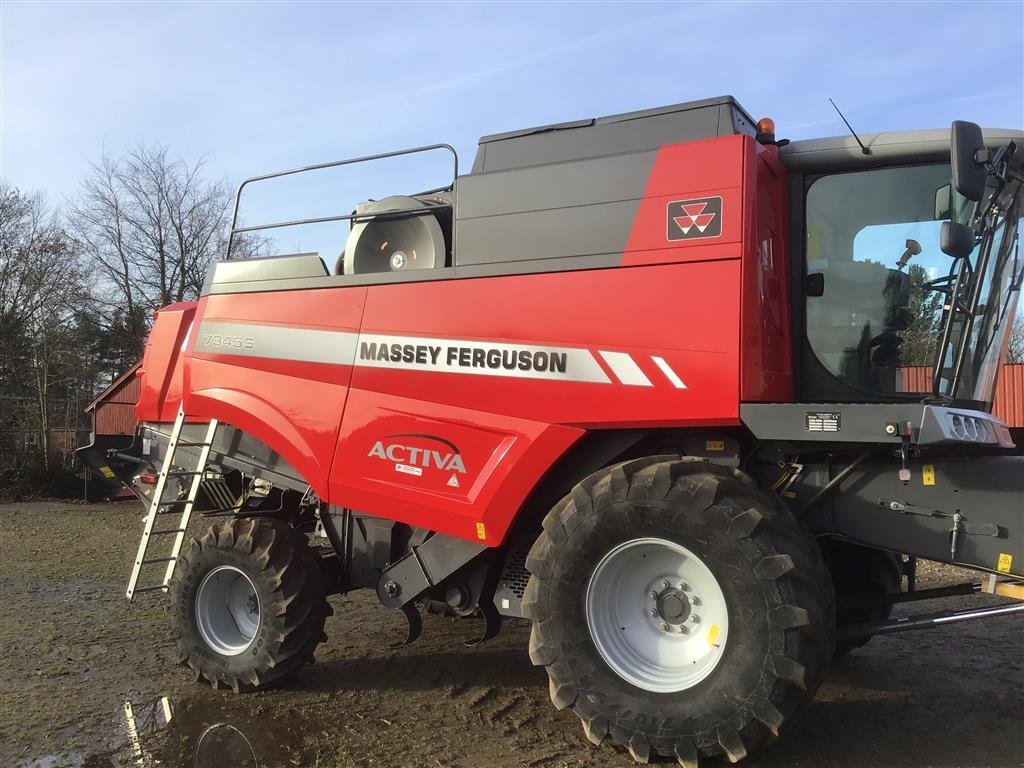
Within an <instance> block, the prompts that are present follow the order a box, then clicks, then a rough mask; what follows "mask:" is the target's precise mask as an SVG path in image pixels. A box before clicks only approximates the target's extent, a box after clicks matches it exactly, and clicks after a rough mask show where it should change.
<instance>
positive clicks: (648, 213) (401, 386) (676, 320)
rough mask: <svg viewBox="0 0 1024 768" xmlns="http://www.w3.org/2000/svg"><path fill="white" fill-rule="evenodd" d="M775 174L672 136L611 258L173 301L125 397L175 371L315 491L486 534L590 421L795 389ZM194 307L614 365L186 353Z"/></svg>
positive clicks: (640, 422)
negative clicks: (552, 376)
mask: <svg viewBox="0 0 1024 768" xmlns="http://www.w3.org/2000/svg"><path fill="white" fill-rule="evenodd" d="M784 181H785V178H784V174H783V173H782V172H781V169H780V168H779V167H778V164H777V162H776V161H775V160H774V156H769V155H768V154H766V153H765V151H764V150H763V149H762V148H760V147H759V146H758V145H757V144H756V143H755V142H753V140H751V139H749V138H747V137H728V138H722V139H715V140H711V141H703V142H694V143H692V144H681V145H671V146H666V147H664V148H662V150H660V151H659V153H658V158H657V161H656V163H655V166H654V169H653V171H652V175H651V179H650V182H649V184H648V187H647V190H646V193H645V198H644V200H643V201H642V202H641V205H640V208H639V212H638V216H637V219H636V221H635V222H634V225H633V228H632V230H631V233H630V235H629V238H628V245H627V248H626V251H625V253H624V255H623V263H624V265H625V266H624V267H623V268H620V269H603V270H592V271H580V272H561V273H551V274H528V275H508V276H500V277H487V278H473V279H465V280H444V281H437V282H424V283H394V284H390V285H374V286H354V287H337V288H325V289H318V290H306V291H289V292H275V293H268V294H233V295H217V296H209V297H206V298H204V299H203V300H202V301H201V302H199V304H198V305H197V306H196V305H187V306H184V305H177V306H175V307H170V308H168V309H167V310H164V311H162V312H160V313H159V315H158V318H157V322H156V324H155V326H154V330H153V334H152V337H151V339H150V343H149V345H148V346H147V351H146V358H145V362H144V366H143V367H144V369H145V370H146V376H145V383H144V387H143V391H142V394H141V398H140V404H139V408H138V413H139V416H140V418H142V419H146V420H151V421H158V420H159V421H170V420H172V419H173V418H174V413H175V411H176V410H177V404H178V400H179V399H180V392H181V391H182V388H184V391H185V392H186V393H187V394H186V397H185V407H186V412H187V413H188V414H189V417H190V418H194V419H209V418H218V419H221V420H222V421H224V422H225V423H229V424H232V425H234V426H236V427H238V428H240V429H242V430H245V431H246V432H249V433H251V434H253V435H254V436H256V437H257V438H259V439H261V440H263V441H264V442H265V443H267V444H268V445H269V446H270V447H271V448H273V449H274V450H276V451H277V452H278V453H280V454H281V455H282V456H283V457H284V458H285V459H286V460H287V461H288V462H289V463H291V464H292V465H293V466H294V467H295V468H296V470H298V471H299V472H300V473H301V474H302V476H303V477H304V478H305V479H306V480H307V481H308V482H309V483H310V484H311V485H312V486H313V488H314V490H315V491H316V492H317V493H318V494H319V495H320V496H321V497H322V498H324V499H326V500H327V501H330V502H332V503H335V504H341V505H344V506H349V507H352V508H356V509H359V510H360V511H363V512H368V513H371V514H375V515H380V516H384V517H388V518H392V519H395V520H398V521H401V522H406V523H410V524H413V525H419V526H424V527H428V528H431V529H433V530H437V531H441V532H443V533H448V534H452V535H455V536H460V537H464V538H470V539H478V538H483V540H485V541H486V543H488V544H490V545H496V544H499V543H500V542H501V541H502V539H503V538H504V535H505V533H506V531H507V530H508V527H509V525H510V523H511V521H512V520H513V519H514V517H515V515H516V514H517V512H518V510H519V508H520V506H521V505H522V503H523V501H524V499H525V498H526V497H527V495H528V494H529V492H530V491H531V490H532V489H533V487H534V486H535V485H536V483H537V482H538V480H539V479H540V477H541V476H542V475H543V474H544V472H546V471H547V470H548V469H549V468H550V467H551V466H552V465H553V464H554V463H555V462H556V461H557V460H558V458H559V457H560V456H562V455H563V454H564V453H565V451H566V450H568V448H569V447H571V445H572V444H573V443H574V442H576V441H577V440H578V439H579V438H580V437H581V436H582V435H583V434H584V433H585V432H586V431H587V430H592V429H602V428H628V427H685V426H707V425H723V426H733V425H738V424H739V403H740V401H741V399H742V398H741V386H742V387H743V390H744V393H745V394H749V396H750V397H751V399H757V398H765V399H773V398H774V399H781V398H788V397H789V393H790V391H791V388H792V382H791V365H790V361H789V352H788V349H789V342H788V338H787V335H786V329H787V328H788V319H787V315H786V314H785V306H786V300H787V299H786V294H785V280H784V274H785V269H786V264H785V260H784V251H785V243H784V236H785V233H784V229H783V228H784V224H785V216H784V214H782V213H780V211H779V210H778V209H779V207H780V205H781V202H780V201H781V199H782V197H783V190H784V187H783V184H784ZM759 186H760V187H765V188H766V189H768V192H766V194H770V195H771V198H770V199H769V198H764V199H760V198H759V195H758V192H757V187H759ZM710 196H720V197H721V198H722V217H723V219H722V234H721V236H718V237H714V238H694V239H687V240H680V241H668V239H667V236H666V227H667V219H666V216H667V213H666V212H667V206H668V203H669V202H671V201H673V200H681V199H690V198H701V197H710ZM751 288H754V289H755V290H754V294H753V295H749V292H750V289H751ZM745 291H746V292H747V295H744V292H745ZM193 312H194V313H195V322H196V323H197V324H198V323H199V322H200V321H201V319H210V320H221V321H241V322H259V323H262V324H269V325H277V326H287V327H295V328H311V329H321V330H336V331H345V332H348V333H355V332H362V333H367V334H395V335H404V336H413V337H416V336H425V337H434V338H441V339H464V340H479V341H493V342H505V343H523V344H537V345H545V346H565V347H573V348H580V349H584V350H589V351H590V352H591V353H592V354H593V355H594V357H595V359H596V360H597V361H598V364H599V365H600V367H601V368H602V370H604V372H605V374H606V375H607V376H608V378H609V379H610V381H609V382H608V383H583V382H568V381H551V380H539V379H529V378H513V377H504V376H482V375H472V374H469V373H453V372H432V371H423V370H420V371H415V370H395V369H388V368H372V367H359V366H356V367H352V366H348V365H331V364H323V363H304V362H294V361H284V360H276V359H268V358H258V357H243V356H237V355H230V354H222V353H217V354H208V353H203V354H195V353H194V352H193V349H194V346H195V338H194V336H193V337H190V340H189V343H188V345H187V350H188V351H187V353H186V355H185V356H180V355H178V354H177V350H178V349H179V348H180V347H181V345H182V342H183V340H184V338H185V334H186V332H187V329H188V325H189V323H190V322H191V321H192V319H193V318H192V313H193ZM197 327H198V326H197ZM741 327H742V329H743V332H742V334H741ZM741 338H743V339H744V341H743V343H742V344H741ZM599 350H604V351H608V352H625V353H628V354H630V355H631V356H632V358H633V360H634V361H635V363H636V364H637V365H638V366H639V368H640V369H641V370H642V371H643V373H644V375H646V377H647V378H648V379H649V380H650V381H651V383H652V386H649V387H645V386H627V385H624V384H622V383H620V382H619V381H618V380H617V378H616V377H615V376H614V374H613V371H612V369H611V368H610V367H609V366H608V365H607V364H606V363H605V362H603V361H602V360H601V358H600V356H599V355H598V351H599ZM652 355H656V356H660V357H662V358H664V359H665V360H666V361H667V362H668V364H669V365H670V366H671V367H672V368H673V369H674V370H675V372H676V373H677V374H678V376H679V377H680V378H681V379H682V381H683V382H685V384H686V388H685V389H679V388H676V387H675V386H673V385H672V383H671V381H670V380H669V379H668V378H667V377H666V376H665V374H664V373H663V372H662V371H661V370H660V369H659V368H658V366H657V365H656V364H655V363H654V362H653V361H652ZM182 359H184V360H185V361H186V363H185V365H184V367H182V366H181V363H180V361H181V360H182ZM741 371H742V373H741ZM158 406H159V407H158ZM396 435H399V436H400V435H405V436H407V437H406V438H405V439H404V442H402V443H401V444H402V445H404V446H406V447H409V446H411V447H413V448H415V449H416V450H417V452H418V451H422V450H428V449H429V446H430V445H434V446H437V445H438V443H437V442H436V441H434V442H431V440H430V439H426V438H423V437H422V436H423V435H432V436H434V437H437V438H441V439H442V440H444V441H448V442H450V443H451V444H454V445H455V446H457V448H458V451H459V454H460V456H461V459H462V461H463V463H464V464H465V470H466V471H465V473H464V474H462V473H456V472H452V471H442V470H441V468H439V467H437V466H436V465H432V464H430V463H429V462H428V464H427V465H425V466H421V467H420V469H422V472H420V473H419V474H415V473H411V474H410V473H409V471H408V469H407V467H406V468H405V469H402V470H399V469H397V468H396V463H401V462H394V461H391V462H386V461H382V460H381V459H380V458H379V457H375V456H373V455H371V454H372V453H373V451H374V447H375V445H376V443H377V442H378V441H380V440H383V439H386V438H388V437H389V436H396ZM410 435H418V436H420V437H412V438H410V437H408V436H410ZM417 441H419V442H417ZM396 450H397V449H396ZM436 450H438V451H440V450H441V449H440V448H436ZM417 455H420V454H418V453H417ZM413 465H414V464H410V465H409V466H413ZM453 474H454V475H457V477H456V481H457V483H458V485H457V487H456V486H454V485H450V484H449V483H450V482H451V480H452V476H453ZM478 524H482V528H481V527H478Z"/></svg>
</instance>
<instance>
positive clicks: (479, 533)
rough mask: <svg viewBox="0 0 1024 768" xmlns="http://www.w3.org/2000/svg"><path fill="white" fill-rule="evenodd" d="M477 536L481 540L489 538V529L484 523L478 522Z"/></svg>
mask: <svg viewBox="0 0 1024 768" xmlns="http://www.w3.org/2000/svg"><path fill="white" fill-rule="evenodd" d="M476 537H477V538H478V539H480V541H484V540H485V539H486V538H487V529H486V528H485V527H484V524H483V523H477V524H476Z"/></svg>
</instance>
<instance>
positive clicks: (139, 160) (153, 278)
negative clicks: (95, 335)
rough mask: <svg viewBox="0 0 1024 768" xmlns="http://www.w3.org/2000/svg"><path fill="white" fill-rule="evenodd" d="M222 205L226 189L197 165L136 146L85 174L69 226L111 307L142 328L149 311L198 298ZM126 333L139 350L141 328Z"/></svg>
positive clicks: (219, 244) (217, 237)
mask: <svg viewBox="0 0 1024 768" xmlns="http://www.w3.org/2000/svg"><path fill="white" fill-rule="evenodd" d="M229 204H230V190H229V189H228V186H227V184H226V183H225V182H223V181H209V180H207V179H206V178H205V177H204V175H203V161H202V160H199V161H196V162H195V163H191V164H190V163H188V162H186V161H184V160H182V159H180V158H176V157H173V156H172V155H171V154H170V151H169V149H168V148H167V147H166V146H146V145H140V146H138V147H137V148H136V149H135V150H133V151H132V152H130V153H128V154H127V155H125V156H124V157H122V158H119V159H111V158H109V157H104V158H103V159H102V160H100V161H99V162H98V163H96V164H95V165H94V166H93V167H92V170H91V172H90V173H89V175H88V176H87V177H86V179H85V180H84V181H83V182H82V192H81V197H80V199H78V200H77V201H76V202H75V203H73V204H72V206H71V222H72V226H73V228H74V232H75V234H76V235H77V237H78V238H79V240H80V241H81V243H82V245H83V248H84V250H85V252H86V254H87V255H88V256H89V257H90V258H91V259H92V260H94V262H95V264H96V267H97V269H98V270H99V271H100V272H101V273H102V275H103V277H104V282H105V284H106V287H107V289H108V294H109V295H108V300H109V301H110V303H111V304H112V305H115V304H116V305H119V306H120V307H121V308H122V309H123V310H124V313H125V316H126V317H128V318H132V319H134V320H133V321H134V322H137V323H142V322H143V321H142V318H144V317H146V316H148V314H149V312H150V311H152V310H154V309H157V308H159V307H162V306H165V305H167V304H170V303H172V302H176V301H183V300H189V299H193V298H195V297H196V296H197V295H198V293H199V290H200V288H201V287H202V283H203V279H204V277H205V275H206V270H207V268H208V266H209V264H210V262H211V261H212V260H213V259H214V258H216V257H217V256H218V255H219V254H220V252H221V251H222V250H223V239H224V238H223V233H224V231H225V228H226V225H227V217H228V206H229ZM140 310H141V311H140ZM133 330H134V333H135V335H136V337H137V339H138V343H139V349H140V350H141V344H142V340H143V337H144V334H145V332H146V329H145V328H144V327H138V328H134V329H133Z"/></svg>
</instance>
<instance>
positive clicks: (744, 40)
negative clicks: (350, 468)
mask: <svg viewBox="0 0 1024 768" xmlns="http://www.w3.org/2000/svg"><path fill="white" fill-rule="evenodd" d="M0 27H2V29H0V44H2V51H0V64H2V73H0V133H2V135H0V179H2V180H3V181H4V182H6V183H8V184H11V185H14V186H17V187H19V188H21V189H24V190H42V191H43V192H44V193H45V194H46V196H47V198H48V200H49V201H50V202H51V203H52V204H54V205H60V204H61V203H62V201H64V200H66V199H68V198H71V197H73V196H74V195H75V193H76V191H77V189H78V185H79V183H80V181H81V179H82V178H83V177H84V176H85V175H86V174H87V172H88V170H89V167H90V163H93V162H95V161H96V160H98V159H99V158H100V157H101V156H102V155H103V154H104V153H106V154H108V155H111V156H115V157H116V156H117V155H119V154H122V153H124V152H125V151H127V150H129V149H131V148H132V147H133V146H135V145H136V144H137V143H138V142H140V141H145V142H150V143H152V142H159V143H162V144H167V145H169V146H170V147H171V149H172V151H173V152H174V153H176V154H178V155H180V156H181V157H183V158H185V159H187V160H195V159H197V158H199V157H204V158H205V162H206V168H207V172H208V174H209V175H210V176H211V177H212V178H226V179H227V180H229V181H230V182H231V183H232V184H235V183H237V182H238V181H239V180H241V179H242V178H244V177H246V176H250V175H256V174H259V173H263V172H267V171H272V170H279V169H283V168H289V167H295V166H300V165H306V164H310V163H318V162H324V161H328V160H336V159H341V158H345V157H351V156H359V155H363V154H369V153H376V152H382V151H388V150H392V149H398V148H402V147H409V146H418V145H423V144H431V143H435V142H447V143H450V144H452V145H453V146H454V147H455V148H456V149H457V151H458V153H459V158H460V162H461V169H462V170H463V171H468V169H469V167H470V166H471V165H472V159H473V154H474V152H475V150H476V141H477V138H478V137H479V136H481V135H485V134H490V133H496V132H501V131H507V130H514V129H518V128H524V127H529V126H534V125H542V124H546V123H553V122H562V121H567V120H576V119H580V118H588V117H594V116H601V115H608V114H615V113H619V112H625V111H630V110H636V109H644V108H648V107H654V106H661V105H665V104H672V103H676V102H683V101H689V100H693V99H702V98H708V97H712V96H717V95H722V94H732V95H734V96H736V97H737V98H738V99H739V101H740V102H741V103H742V104H743V105H744V106H745V107H746V109H747V110H748V111H749V112H750V113H751V115H752V116H753V117H754V118H755V119H756V118H758V117H761V116H764V115H770V116H771V117H773V118H774V119H775V121H776V125H777V127H778V134H779V136H780V137H788V138H791V139H799V138H807V137H813V136H831V135H837V134H843V133H845V132H846V129H845V127H844V126H843V124H842V123H841V122H840V120H839V117H838V116H837V115H836V114H835V112H834V111H833V110H832V107H831V106H830V105H829V103H828V97H832V98H834V99H835V100H836V102H837V103H838V104H839V105H840V107H841V108H842V109H843V111H844V112H845V113H846V116H847V118H848V119H849V120H850V122H851V123H852V125H853V126H854V128H855V129H856V130H858V131H862V132H871V131H877V130H898V129H908V128H936V127H946V126H948V125H949V123H950V122H951V121H952V120H954V119H968V120H973V121H975V122H978V123H981V124H982V125H985V126H989V127H1008V128H1022V127H1024V53H1022V48H1024V46H1022V39H1024V2H1022V1H1021V0H1015V1H1014V2H988V3H986V2H971V3H967V2H948V3H945V2H932V3H921V2H916V3H914V2H904V3H900V2H891V1H890V2H884V3H871V2H856V3H848V4H847V3H840V2H813V3H796V2H793V3H770V2H751V3H743V2H736V3H729V2H722V3H717V2H716V3H690V2H675V3H642V2H629V3H622V4H618V3H523V2H521V3H514V4H501V3H487V4H483V3H480V4H478V3H447V4H428V3H389V4H386V3H376V4H360V3H271V2H262V3H245V2H239V3H195V2H192V3H189V2H178V3H152V2H132V3H99V2H93V3H88V2H80V3H46V2H31V3H24V2H12V1H11V0H4V1H3V2H2V3H0ZM449 162H450V161H448V160H447V159H446V158H444V156H440V155H439V156H438V160H437V162H436V163H434V164H433V166H432V167H431V168H430V169H424V168H423V167H421V164H417V166H416V168H415V169H414V170H415V172H416V174H420V173H423V172H425V170H427V171H429V173H427V175H430V176H431V179H430V181H434V179H433V176H434V175H436V176H438V177H439V182H438V183H439V184H443V183H445V182H446V181H447V180H449V179H448V178H446V176H448V175H449V174H450V172H451V171H450V165H448V164H447V163H449ZM346 173H351V174H353V176H350V177H347V178H348V179H354V183H355V185H356V186H357V187H359V188H365V189H366V190H367V192H366V195H365V196H366V197H371V196H381V195H382V194H388V193H389V192H390V193H395V192H397V193H404V192H413V191H418V190H420V189H425V188H428V187H429V186H432V184H431V183H426V182H425V183H413V188H401V189H392V190H384V191H382V190H379V189H374V187H375V186H379V185H380V180H381V179H382V178H386V179H387V180H388V182H389V183H390V181H391V178H392V177H391V176H390V175H389V174H383V175H381V174H375V173H374V172H371V171H368V170H366V166H361V167H358V168H357V169H349V170H348V171H346ZM409 183H412V182H409ZM325 197H330V196H329V195H327V196H325ZM284 199H286V200H291V201H292V202H294V201H295V200H302V201H303V202H304V203H305V202H307V201H308V199H309V198H308V197H307V196H305V195H300V196H297V197H296V196H293V195H292V196H285V198H284ZM318 202H320V203H323V204H324V206H326V208H323V209H319V210H315V211H310V212H308V215H323V213H324V210H326V209H330V210H329V211H328V212H331V213H337V212H339V211H337V210H336V209H335V204H334V200H323V199H321V200H319V201H318ZM345 205H348V203H347V202H346V203H345ZM343 207H344V206H343ZM285 213H288V214H291V213H294V211H287V212H286V211H284V210H283V208H282V214H285ZM300 213H301V212H300Z"/></svg>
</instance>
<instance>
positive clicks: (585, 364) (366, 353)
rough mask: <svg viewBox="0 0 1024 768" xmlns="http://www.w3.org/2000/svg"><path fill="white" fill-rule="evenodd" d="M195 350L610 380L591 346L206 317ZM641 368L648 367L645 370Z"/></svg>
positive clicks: (481, 373) (404, 367) (598, 381)
mask: <svg viewBox="0 0 1024 768" xmlns="http://www.w3.org/2000/svg"><path fill="white" fill-rule="evenodd" d="M197 330H198V338H197V339H196V343H195V347H194V349H195V351H196V352H197V353H206V354H220V355H241V356H244V357H264V358H271V359H276V360H297V361H302V362H310V363H330V364H334V365H355V366H359V367H365V368H392V369H396V370H408V371H440V372H446V373H463V374H470V375H476V376H504V377H512V378H524V379H546V380H552V381H580V382H589V383H595V384H611V383H612V382H611V379H609V378H608V375H607V374H606V373H605V372H604V369H602V368H601V366H600V364H599V363H598V362H597V358H595V357H594V355H593V353H592V352H591V351H590V350H588V349H580V348H577V347H555V346H550V347H548V346H538V345H534V344H506V343H501V342H482V341H468V340H462V339H441V338H430V337H424V336H391V335H383V334H361V335H360V334H356V333H351V332H348V331H325V330H321V329H316V328H295V327H287V326H279V325H266V324H262V323H245V322H231V321H218V320H204V321H203V322H202V324H201V325H200V326H199V328H198V329H197ZM641 375H642V374H641Z"/></svg>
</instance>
